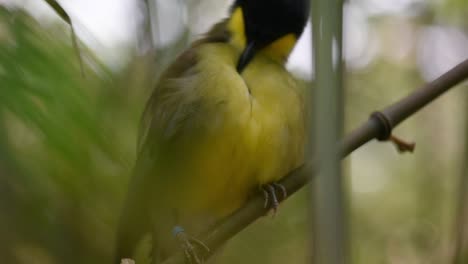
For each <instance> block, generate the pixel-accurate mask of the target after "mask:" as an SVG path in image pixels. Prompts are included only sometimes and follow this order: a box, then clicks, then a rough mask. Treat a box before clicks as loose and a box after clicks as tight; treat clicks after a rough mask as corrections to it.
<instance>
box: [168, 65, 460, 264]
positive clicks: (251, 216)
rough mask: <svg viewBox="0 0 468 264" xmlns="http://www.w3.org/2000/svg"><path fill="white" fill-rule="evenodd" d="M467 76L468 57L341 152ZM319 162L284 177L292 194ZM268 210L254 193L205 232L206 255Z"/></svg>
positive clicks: (381, 132) (376, 135) (379, 135)
mask: <svg viewBox="0 0 468 264" xmlns="http://www.w3.org/2000/svg"><path fill="white" fill-rule="evenodd" d="M465 79H468V59H467V60H465V61H463V62H462V63H460V64H458V65H457V66H455V67H454V68H453V69H451V70H450V71H448V72H446V73H445V74H443V75H442V76H440V77H439V78H437V79H436V80H434V81H432V82H430V83H428V84H426V85H424V86H423V87H421V88H419V89H417V90H416V91H414V92H413V93H412V94H410V95H408V96H407V97H405V98H403V99H402V100H400V101H398V102H396V103H394V104H392V105H390V106H389V107H387V108H385V109H384V110H382V111H380V112H375V113H374V114H372V115H371V117H370V118H369V120H367V122H365V123H364V124H362V125H361V126H360V127H358V128H357V129H355V130H354V131H353V132H352V133H351V134H349V135H348V136H346V137H345V138H344V139H343V140H342V141H341V142H340V143H339V144H340V151H341V153H340V156H341V157H342V158H344V157H346V156H348V155H349V154H350V153H352V152H353V151H354V150H356V149H358V148H359V147H361V146H363V145H364V144H366V143H367V142H369V141H371V140H373V139H378V140H381V141H386V140H388V139H390V137H391V135H392V130H393V128H394V127H395V126H397V125H398V124H400V123H401V122H402V121H404V120H405V119H407V118H408V117H410V116H411V115H413V114H415V113H416V112H418V111H419V110H421V109H422V108H423V107H424V106H426V105H427V104H428V103H430V102H432V101H433V100H435V99H436V98H437V97H439V96H440V95H442V94H443V93H444V92H446V91H448V90H449V89H450V88H452V87H454V86H455V85H457V84H459V83H461V82H462V81H464V80H465ZM315 164H316V162H315V161H311V162H309V163H307V164H305V165H304V166H302V167H300V168H298V169H296V170H294V171H292V172H291V173H289V174H288V175H287V176H285V177H284V179H283V180H282V181H281V182H280V183H281V184H283V185H284V187H285V188H286V190H287V192H288V194H290V195H291V194H293V193H295V192H296V191H298V190H299V189H301V188H302V187H304V185H306V183H307V182H308V181H309V180H310V179H311V175H313V174H315V172H316V170H317V169H316V166H315ZM267 212H268V211H267V209H265V208H264V207H263V196H262V195H260V194H258V195H256V196H254V197H252V199H251V200H249V201H248V202H247V203H246V204H245V205H244V207H242V208H240V209H239V210H237V211H236V212H235V213H234V214H232V215H231V216H230V217H227V218H226V220H224V221H223V222H222V223H221V224H219V225H218V226H217V227H216V228H214V229H212V230H210V231H209V232H208V233H207V234H205V235H204V236H201V238H202V239H203V241H204V242H205V244H206V245H207V246H208V247H209V248H210V252H209V253H208V255H207V256H205V258H208V257H209V255H211V254H213V253H214V252H215V251H216V250H217V249H218V248H219V247H220V246H222V245H224V243H225V242H226V241H228V240H229V239H230V238H232V237H233V236H235V235H236V234H237V233H239V232H240V231H242V230H243V229H245V228H246V227H247V226H249V225H250V224H252V223H253V222H254V221H255V220H257V219H258V218H260V217H261V216H263V215H265V214H267ZM180 263H184V255H183V254H182V252H176V253H175V254H174V255H172V256H171V257H170V258H169V259H167V260H166V261H165V262H164V264H180Z"/></svg>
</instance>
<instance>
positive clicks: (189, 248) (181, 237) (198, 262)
mask: <svg viewBox="0 0 468 264" xmlns="http://www.w3.org/2000/svg"><path fill="white" fill-rule="evenodd" d="M174 235H175V237H176V238H177V240H178V241H179V244H180V246H181V248H182V250H183V251H184V255H185V259H186V261H187V263H190V264H192V263H195V264H202V263H204V259H203V258H202V257H200V256H199V254H198V253H197V248H201V249H203V250H204V251H205V252H204V253H208V252H209V251H210V249H209V248H208V246H206V245H205V243H203V242H202V241H201V240H199V239H197V238H195V237H192V236H190V235H188V234H187V233H185V231H184V230H183V229H182V228H181V227H175V228H174Z"/></svg>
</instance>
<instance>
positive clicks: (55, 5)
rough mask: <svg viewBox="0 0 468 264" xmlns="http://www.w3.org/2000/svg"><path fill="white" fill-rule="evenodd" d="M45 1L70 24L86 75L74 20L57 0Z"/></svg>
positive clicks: (73, 43)
mask: <svg viewBox="0 0 468 264" xmlns="http://www.w3.org/2000/svg"><path fill="white" fill-rule="evenodd" d="M45 1H46V2H47V4H49V6H50V7H51V8H52V9H53V10H54V11H55V13H56V14H57V15H58V16H59V17H60V18H62V19H63V21H65V22H66V23H67V24H68V25H70V29H71V39H72V45H73V49H74V50H75V52H76V56H77V57H78V62H79V63H80V70H81V76H83V77H84V76H85V75H84V66H83V59H82V57H81V52H80V48H79V46H78V41H77V37H76V33H75V27H74V26H73V22H72V20H71V19H70V16H69V15H68V13H67V12H66V11H65V9H64V8H63V7H62V6H61V5H60V4H59V3H58V2H57V1H55V0H45Z"/></svg>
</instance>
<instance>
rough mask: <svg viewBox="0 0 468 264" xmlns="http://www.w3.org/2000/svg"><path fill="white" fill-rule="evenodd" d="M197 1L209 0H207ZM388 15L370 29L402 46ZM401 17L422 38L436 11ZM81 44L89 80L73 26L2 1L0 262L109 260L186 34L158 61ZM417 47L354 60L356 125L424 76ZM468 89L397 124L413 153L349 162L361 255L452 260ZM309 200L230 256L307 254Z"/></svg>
mask: <svg viewBox="0 0 468 264" xmlns="http://www.w3.org/2000/svg"><path fill="white" fill-rule="evenodd" d="M355 2H360V1H355ZM190 3H191V8H193V9H197V8H198V5H197V4H196V3H197V2H196V1H191V2H190ZM206 3H210V2H206ZM428 8H431V10H430V11H431V12H432V13H433V14H436V16H435V17H437V18H438V21H442V22H440V23H441V24H443V23H445V22H447V23H448V22H451V23H453V24H454V25H456V26H457V27H459V28H461V29H463V27H465V28H466V26H468V24H467V21H466V20H465V19H464V18H465V17H466V10H468V8H467V4H466V1H461V0H446V1H443V2H441V3H440V4H434V5H428ZM190 11H191V10H189V14H190ZM198 11H200V10H198ZM382 17H383V19H374V20H373V21H372V23H371V28H372V29H373V30H375V32H377V33H378V36H377V37H379V38H380V39H381V41H382V42H384V41H385V40H388V39H390V40H394V41H395V43H397V42H398V41H397V36H399V35H398V34H399V33H400V32H399V31H398V30H399V29H400V28H397V29H398V30H394V29H393V31H392V27H389V26H388V25H389V24H390V25H394V24H392V23H394V22H395V21H400V20H401V17H399V18H395V17H392V16H390V17H388V16H382ZM195 19H196V17H191V18H190V20H191V21H192V20H195ZM421 21H424V22H421ZM400 22H401V21H400ZM402 23H403V24H402V25H404V26H407V27H409V28H414V30H415V31H414V32H412V33H414V35H417V34H418V33H419V32H420V31H419V30H420V29H421V28H424V26H427V25H425V24H423V23H435V22H434V19H430V20H418V19H406V20H404V21H403V22H402ZM397 25H399V24H397ZM429 25H430V24H429ZM465 33H466V30H465ZM393 43H394V42H391V44H393ZM179 45H180V46H179ZM80 46H81V47H82V49H83V52H82V55H83V59H84V61H85V77H82V76H81V72H80V66H79V61H78V59H77V57H76V52H75V51H74V50H73V47H72V45H71V40H70V31H69V27H67V26H66V25H65V24H60V25H56V24H53V25H46V24H43V23H39V22H38V21H36V20H35V19H33V18H31V16H30V15H29V14H27V13H25V12H24V11H21V10H17V9H7V8H4V7H2V6H0V259H1V261H0V262H1V263H25V264H26V263H27V264H30V263H38V264H52V263H71V264H73V263H77V264H78V263H91V264H92V263H107V262H106V261H109V259H110V256H111V254H112V247H113V243H114V231H115V225H116V221H117V216H118V214H119V210H120V206H121V200H122V198H123V195H124V193H125V190H126V183H127V180H128V176H129V172H130V170H131V168H132V164H133V160H134V158H135V148H136V135H137V130H138V122H139V115H140V113H141V111H142V108H143V106H144V102H145V98H147V96H148V94H149V92H150V90H151V84H152V82H153V81H154V76H157V75H158V74H159V73H160V71H161V68H162V67H161V65H164V64H165V63H167V61H168V60H169V59H167V58H171V57H174V56H175V53H176V51H174V50H176V49H180V47H181V46H183V45H182V44H178V46H177V48H174V49H173V50H171V51H170V52H169V53H167V54H164V52H167V50H168V49H171V47H167V48H166V49H158V50H157V54H156V55H158V54H159V57H158V56H156V57H157V58H162V57H161V55H160V54H164V57H163V59H160V61H163V62H159V63H156V65H155V64H153V61H152V59H151V58H152V56H145V55H146V54H144V55H143V56H138V55H135V56H134V59H133V60H132V61H131V62H130V63H129V64H128V65H127V66H126V67H124V68H123V69H121V70H118V71H112V70H110V69H109V68H108V66H106V65H104V64H102V63H101V62H100V61H99V60H98V59H96V58H95V57H94V55H93V54H92V52H91V51H90V50H87V49H86V48H85V46H84V45H83V44H80ZM384 48H386V46H384ZM416 53H417V47H411V49H410V51H409V52H408V54H407V55H406V57H405V58H403V59H395V58H389V57H388V55H386V54H384V55H382V54H380V55H378V56H376V58H374V59H373V60H372V61H371V62H370V63H369V64H367V65H365V66H364V67H361V68H357V69H352V70H350V71H349V73H348V75H347V76H346V86H347V87H346V89H347V90H346V91H347V94H346V103H347V104H346V115H347V117H346V118H347V131H349V130H350V129H352V128H354V127H356V126H357V124H358V123H359V122H361V121H363V120H366V119H367V116H368V114H369V113H370V112H372V111H373V110H375V109H380V108H381V107H382V106H384V105H387V104H389V103H391V102H394V101H396V100H397V99H398V98H400V97H402V96H404V95H406V94H407V93H409V92H411V90H413V89H414V88H416V87H417V86H419V85H420V84H422V83H423V79H422V77H421V74H420V66H421V65H418V64H417V62H416V59H415V56H416V55H415V54H416ZM461 59H462V58H461ZM465 98H466V97H464V96H463V91H462V90H461V89H459V90H456V91H453V92H450V93H449V94H447V95H446V96H444V97H443V98H442V99H440V100H438V101H436V102H435V103H434V104H432V105H431V106H429V107H428V108H427V109H425V110H423V111H422V112H421V113H419V114H418V115H416V116H415V117H414V118H411V119H410V120H409V121H408V122H407V123H405V124H403V125H402V127H401V128H399V129H398V130H397V131H396V132H397V134H398V135H400V136H403V137H404V138H408V139H410V140H412V139H414V140H416V142H417V144H418V145H417V150H416V153H415V154H414V155H403V156H400V155H398V154H396V151H395V150H394V149H393V147H392V146H391V145H390V144H383V145H382V144H376V143H372V144H369V145H368V146H365V147H364V148H362V149H360V150H358V151H357V152H356V153H354V154H353V155H352V156H351V158H350V159H348V160H347V161H346V169H347V170H346V171H347V173H348V174H350V175H349V177H347V180H348V187H349V188H350V190H351V197H350V198H351V200H350V201H349V204H350V214H351V217H352V218H351V223H350V227H351V235H352V241H351V244H352V256H353V259H354V262H355V263H447V262H448V260H449V259H450V256H451V254H452V251H453V241H454V240H453V237H454V232H456V228H455V227H454V226H453V224H454V223H455V219H454V217H455V215H456V214H455V208H456V194H455V193H456V190H457V188H456V187H457V186H456V184H457V182H458V172H459V168H460V165H461V163H462V160H463V158H462V157H461V153H463V149H462V146H463V144H460V140H462V139H463V138H465V137H464V136H463V134H462V133H463V130H462V127H463V124H464V120H465V119H466V118H465V115H466V114H467V113H466V110H465V109H466V107H465V106H464V104H466V100H465ZM307 197H308V195H307V191H301V192H300V193H298V194H297V195H295V196H294V197H292V198H291V199H290V200H288V201H287V202H286V203H285V204H284V205H282V206H281V207H280V210H279V214H278V215H277V216H276V217H274V218H273V217H264V218H262V219H260V220H259V221H257V222H256V223H255V224H253V225H252V226H250V227H248V228H247V229H246V230H245V231H244V232H242V233H241V234H239V235H238V236H236V237H235V238H233V239H232V240H231V241H230V242H228V243H227V245H226V247H225V248H224V250H222V251H221V252H220V254H219V256H217V258H218V259H220V260H219V261H220V262H221V263H285V262H288V263H305V260H306V257H307V255H308V254H309V253H308V248H307V229H308V218H307V214H308V213H307V211H306V206H305V205H306V202H307Z"/></svg>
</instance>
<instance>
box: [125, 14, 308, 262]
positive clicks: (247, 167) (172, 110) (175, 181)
mask: <svg viewBox="0 0 468 264" xmlns="http://www.w3.org/2000/svg"><path fill="white" fill-rule="evenodd" d="M226 31H228V33H229V41H225V42H222V41H213V40H216V39H217V38H222V37H223V36H225V35H224V34H226ZM295 41H296V37H295V36H293V35H291V34H289V35H285V36H284V37H282V38H279V39H278V40H276V41H275V42H272V43H271V44H270V45H269V46H268V47H266V48H265V49H263V50H262V51H260V52H259V53H258V54H257V55H256V56H255V57H254V58H253V59H252V60H251V62H250V63H249V66H248V67H247V68H245V70H244V71H242V73H241V74H239V72H238V71H237V70H236V64H237V62H238V59H239V56H240V55H241V53H242V51H243V49H244V48H245V45H246V36H245V33H244V22H243V14H242V10H241V9H240V8H237V9H236V10H234V11H233V14H232V16H231V18H230V19H229V20H227V21H224V22H222V23H221V24H218V25H216V26H215V27H214V29H213V30H212V31H211V32H210V33H209V34H208V36H207V37H206V38H205V39H203V40H201V41H199V42H196V43H195V44H194V45H193V46H192V48H190V49H189V50H188V51H186V52H185V53H183V54H182V55H181V56H180V57H179V58H178V59H177V60H176V62H175V63H174V64H173V65H172V66H171V67H170V68H169V69H168V70H167V71H166V73H165V74H163V75H162V77H161V79H160V81H159V82H158V84H157V86H156V88H155V90H154V93H153V95H152V96H151V99H150V100H149V102H148V105H147V108H146V110H145V113H144V116H143V124H142V133H141V136H140V150H139V157H138V160H137V163H136V165H135V172H134V175H133V178H132V182H131V186H130V189H129V195H128V198H127V202H126V207H125V209H124V213H123V217H122V220H121V230H120V234H119V235H120V236H121V237H123V238H121V239H123V240H125V239H127V241H132V242H128V243H135V240H138V238H139V237H140V236H141V234H142V233H143V232H144V231H145V230H147V231H148V230H152V231H153V233H154V241H153V242H154V243H155V248H157V251H159V254H160V255H159V257H160V258H161V259H163V258H164V257H165V254H167V251H168V250H170V248H172V247H174V244H175V240H174V238H173V237H172V235H171V230H172V228H173V227H174V226H176V225H180V226H183V227H184V228H185V229H186V230H187V232H188V233H190V234H193V235H197V234H198V233H200V232H202V231H205V230H206V229H207V228H209V227H210V225H212V224H214V223H216V222H217V221H219V220H221V219H222V218H224V217H226V216H228V215H229V214H231V213H232V212H233V211H235V210H236V209H238V208H240V207H241V206H242V205H243V204H244V203H245V201H246V200H247V199H248V197H249V195H251V194H252V193H253V192H255V191H258V190H259V188H260V186H262V185H263V184H267V183H271V182H275V181H278V180H279V179H280V178H281V177H283V176H285V175H286V174H287V173H288V172H289V171H291V170H293V169H294V168H297V167H298V166H300V165H301V164H302V162H303V156H304V147H305V135H306V131H305V130H306V127H305V120H306V110H305V107H304V100H305V98H304V96H305V93H304V91H303V90H302V87H300V86H299V85H298V83H297V81H296V80H295V79H294V78H293V77H292V76H291V75H290V73H288V72H287V70H285V68H284V65H283V64H284V60H285V59H286V58H287V55H288V54H289V53H290V51H291V49H292V48H293V46H294V44H295ZM128 215H131V217H128ZM122 243H125V242H122ZM128 246H129V247H131V246H132V245H128ZM119 247H121V248H124V247H125V245H120V246H119ZM119 250H125V249H119ZM122 254H126V253H122Z"/></svg>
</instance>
